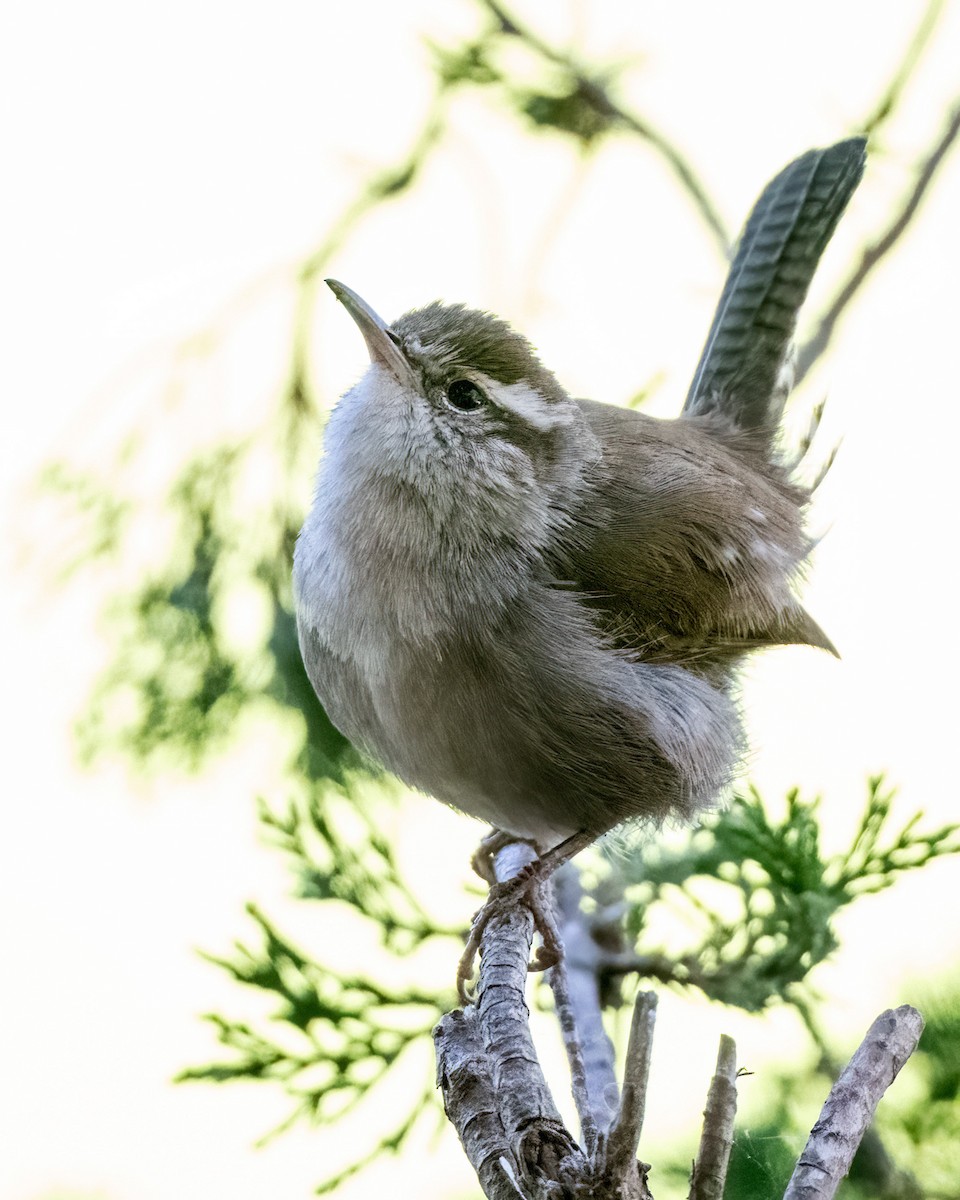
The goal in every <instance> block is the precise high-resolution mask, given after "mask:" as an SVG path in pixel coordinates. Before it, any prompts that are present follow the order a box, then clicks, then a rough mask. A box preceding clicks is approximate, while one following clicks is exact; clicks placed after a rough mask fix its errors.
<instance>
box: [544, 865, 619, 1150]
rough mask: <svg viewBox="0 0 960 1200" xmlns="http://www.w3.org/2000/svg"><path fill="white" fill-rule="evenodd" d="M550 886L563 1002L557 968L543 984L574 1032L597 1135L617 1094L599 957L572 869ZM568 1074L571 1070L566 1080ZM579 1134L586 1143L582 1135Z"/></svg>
mask: <svg viewBox="0 0 960 1200" xmlns="http://www.w3.org/2000/svg"><path fill="white" fill-rule="evenodd" d="M553 884H554V896H555V897H556V901H557V907H558V909H559V916H560V940H561V943H562V944H563V951H564V961H563V964H562V967H561V974H562V976H563V983H562V984H561V986H563V987H565V989H566V994H565V997H564V999H563V1000H561V997H560V996H558V995H557V989H556V979H557V978H559V976H555V972H556V970H557V968H556V967H554V968H553V969H552V970H551V971H550V974H549V976H548V980H549V983H550V986H551V987H552V988H553V990H554V996H555V997H556V1001H557V1012H558V1015H559V1014H560V1012H561V1009H563V1008H566V1009H567V1011H568V1013H569V1020H570V1022H571V1023H572V1025H573V1028H574V1030H575V1035H576V1038H577V1042H578V1048H579V1053H580V1059H581V1062H582V1065H583V1075H584V1088H585V1104H586V1107H587V1109H588V1111H589V1113H590V1115H591V1117H592V1122H593V1124H594V1126H595V1127H596V1129H597V1130H599V1131H601V1132H604V1133H605V1132H606V1130H607V1129H609V1127H610V1124H611V1122H612V1121H613V1118H614V1116H615V1114H616V1112H617V1106H618V1103H619V1089H618V1088H617V1076H616V1066H615V1056H614V1050H613V1043H612V1042H611V1041H610V1039H609V1037H608V1036H607V1032H606V1030H605V1029H604V1027H603V1016H602V1008H601V1004H600V990H599V986H598V978H597V968H598V964H599V962H600V959H601V952H600V948H599V947H598V946H597V944H596V942H595V941H594V940H593V938H592V936H591V934H590V930H589V928H588V918H587V917H586V915H585V914H584V912H583V910H582V909H581V907H580V900H581V897H582V895H583V891H582V888H581V886H580V873H579V872H578V871H577V869H576V867H575V866H574V865H573V864H572V863H567V864H566V865H565V866H564V867H562V868H561V869H560V870H559V871H558V872H557V874H556V875H555V876H554V880H553ZM564 1037H565V1038H566V1033H565V1034H564ZM572 1070H573V1068H572V1064H571V1074H572ZM581 1127H582V1118H581ZM583 1132H584V1140H585V1142H586V1141H587V1138H586V1130H584V1131H583ZM587 1149H588V1151H592V1150H593V1149H594V1147H593V1146H588V1147H587Z"/></svg>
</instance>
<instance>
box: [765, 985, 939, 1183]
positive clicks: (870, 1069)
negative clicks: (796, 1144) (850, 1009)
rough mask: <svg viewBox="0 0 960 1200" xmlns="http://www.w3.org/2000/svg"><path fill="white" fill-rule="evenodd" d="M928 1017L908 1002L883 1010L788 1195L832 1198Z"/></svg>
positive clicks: (835, 1093)
mask: <svg viewBox="0 0 960 1200" xmlns="http://www.w3.org/2000/svg"><path fill="white" fill-rule="evenodd" d="M922 1031H923V1018H922V1017H921V1016H920V1014H919V1013H918V1012H917V1010H916V1009H915V1008H911V1007H910V1006H909V1005H908V1004H904V1005H902V1006H901V1007H900V1008H896V1009H888V1010H887V1011H886V1012H884V1013H881V1014H880V1016H879V1017H877V1019H876V1020H875V1021H874V1023H873V1024H872V1025H871V1026H870V1028H869V1030H868V1031H867V1036H866V1037H865V1038H864V1039H863V1042H862V1043H861V1044H860V1048H859V1049H858V1050H857V1052H856V1053H855V1054H854V1056H853V1058H851V1059H850V1062H849V1063H848V1064H847V1066H846V1069H845V1070H844V1072H843V1074H842V1075H841V1076H840V1078H839V1079H838V1080H837V1082H836V1083H835V1084H834V1085H833V1087H832V1088H831V1089H830V1095H829V1096H828V1097H827V1099H826V1101H825V1103H824V1105H823V1108H822V1109H821V1111H820V1117H819V1119H818V1121H817V1123H816V1125H814V1127H813V1129H812V1130H811V1133H810V1137H809V1139H808V1141H807V1144H806V1146H805V1147H804V1151H803V1153H802V1154H801V1155H800V1158H799V1160H798V1162H797V1166H796V1169H795V1170H794V1172H793V1175H792V1176H791V1177H790V1183H789V1184H788V1186H787V1190H786V1192H784V1195H783V1200H830V1198H831V1197H832V1196H833V1195H834V1193H835V1192H836V1190H837V1188H838V1187H839V1185H840V1181H841V1180H842V1179H843V1177H844V1176H845V1175H846V1174H847V1172H848V1171H849V1170H850V1164H851V1163H852V1162H853V1156H854V1155H855V1154H856V1152H857V1147H858V1146H859V1145H860V1142H861V1141H862V1140H863V1135H864V1134H865V1133H866V1131H867V1129H868V1127H869V1125H870V1122H871V1121H872V1120H873V1114H874V1112H875V1111H876V1107H877V1104H878V1103H879V1102H880V1097H881V1096H882V1095H883V1094H884V1092H885V1091H886V1090H887V1088H888V1087H889V1086H890V1085H891V1084H892V1083H893V1081H894V1080H895V1079H896V1077H897V1075H898V1074H899V1072H900V1068H901V1067H902V1066H903V1064H904V1063H905V1062H906V1061H907V1059H908V1058H909V1057H910V1055H911V1054H912V1053H913V1052H914V1050H915V1049H916V1048H917V1042H918V1041H919V1040H920V1034H921V1032H922Z"/></svg>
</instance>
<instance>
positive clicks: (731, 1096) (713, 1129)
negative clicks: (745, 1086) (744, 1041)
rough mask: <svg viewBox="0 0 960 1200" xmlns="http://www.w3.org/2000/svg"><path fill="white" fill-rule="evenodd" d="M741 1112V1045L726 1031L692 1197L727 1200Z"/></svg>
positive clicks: (705, 1116)
mask: <svg viewBox="0 0 960 1200" xmlns="http://www.w3.org/2000/svg"><path fill="white" fill-rule="evenodd" d="M736 1115H737V1047H736V1046H735V1045H734V1042H733V1038H730V1037H727V1036H726V1034H724V1035H723V1036H721V1038H720V1051H719V1053H718V1054H717V1070H716V1073H715V1074H714V1076H713V1079H712V1080H711V1083H710V1090H709V1091H708V1092H707V1107H706V1108H705V1109H704V1112H703V1131H702V1133H701V1134H700V1150H699V1153H698V1154H697V1161H696V1162H695V1163H694V1164H693V1172H692V1174H691V1176H690V1200H723V1185H724V1183H725V1182H726V1179H727V1167H728V1165H729V1163H730V1151H731V1150H732V1149H733V1119H734V1117H735V1116H736Z"/></svg>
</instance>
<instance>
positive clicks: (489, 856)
mask: <svg viewBox="0 0 960 1200" xmlns="http://www.w3.org/2000/svg"><path fill="white" fill-rule="evenodd" d="M520 841H523V839H522V838H518V837H516V836H515V835H514V834H512V833H504V831H503V830H502V829H491V830H490V832H489V833H488V834H487V835H486V837H484V838H481V840H480V845H479V846H478V847H477V848H476V850H474V852H473V855H472V857H471V859H470V866H471V867H472V868H473V871H474V874H476V875H479V876H480V878H481V879H482V880H483V881H484V883H488V884H489V885H490V887H491V889H493V888H495V887H497V886H498V884H497V875H496V871H495V870H494V866H493V860H494V859H495V858H496V856H497V855H498V854H499V853H500V851H501V850H503V849H505V848H506V847H507V846H510V845H512V843H514V842H520ZM530 845H531V846H532V845H533V842H531V843H530ZM530 865H531V866H535V865H536V864H534V863H531V864H530ZM516 878H519V876H517V877H516Z"/></svg>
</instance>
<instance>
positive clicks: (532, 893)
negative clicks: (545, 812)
mask: <svg viewBox="0 0 960 1200" xmlns="http://www.w3.org/2000/svg"><path fill="white" fill-rule="evenodd" d="M492 836H493V835H491V839H492ZM491 839H486V838H485V839H484V841H488V840H491ZM507 840H508V841H515V840H516V839H515V838H514V839H510V838H508V839H507ZM503 844H506V843H505V842H504V843H503ZM501 848H502V846H499V845H498V846H497V849H501ZM482 849H483V844H482V843H481V850H482ZM478 853H479V852H478ZM543 862H544V860H543V859H537V860H536V862H532V863H528V864H527V866H525V867H523V868H522V869H521V870H520V871H519V872H518V873H517V874H516V875H514V876H513V877H512V878H511V879H508V880H506V881H505V882H504V883H493V884H491V887H490V894H489V895H488V896H487V899H486V901H485V902H484V905H483V907H482V908H481V909H480V910H479V912H478V913H477V914H476V915H475V916H474V918H473V923H472V924H471V926H470V934H469V936H468V938H467V944H466V946H465V947H464V949H463V954H462V955H461V956H460V962H459V964H458V966H457V994H458V995H459V997H460V1003H461V1004H469V1003H470V995H469V993H468V992H467V984H468V983H469V981H470V979H471V977H472V976H473V964H474V960H475V959H476V956H477V951H478V950H479V949H480V942H481V940H482V938H483V933H484V930H485V929H486V928H487V926H488V925H489V924H490V922H491V920H493V919H494V918H495V917H504V916H506V915H507V914H508V913H510V912H513V911H514V910H515V909H516V907H517V905H518V904H520V903H523V904H525V905H526V906H527V908H528V909H529V910H530V913H531V915H532V916H533V928H534V931H535V932H536V933H539V934H540V939H541V944H540V945H539V946H538V947H537V950H536V952H535V953H534V956H533V961H532V962H531V963H530V965H529V968H528V969H529V970H531V971H546V970H547V969H548V968H549V967H553V966H556V964H557V963H558V962H559V961H560V959H561V957H562V956H563V944H562V943H561V941H560V933H559V930H558V929H557V923H556V919H555V917H554V914H553V903H552V899H551V896H550V891H549V888H550V874H551V873H552V872H550V871H547V872H546V873H544V871H543V869H542V868H543Z"/></svg>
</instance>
